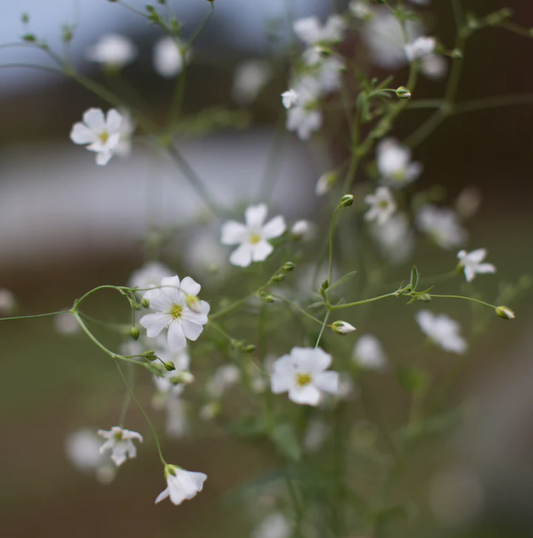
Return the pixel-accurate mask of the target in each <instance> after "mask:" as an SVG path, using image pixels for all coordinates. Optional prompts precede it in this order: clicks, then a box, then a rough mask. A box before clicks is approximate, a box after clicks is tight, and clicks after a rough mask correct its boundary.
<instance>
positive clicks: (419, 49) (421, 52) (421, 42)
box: [405, 37, 437, 62]
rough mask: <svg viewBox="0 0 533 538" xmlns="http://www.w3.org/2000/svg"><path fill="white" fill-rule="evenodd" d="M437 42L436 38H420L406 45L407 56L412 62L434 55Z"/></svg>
mask: <svg viewBox="0 0 533 538" xmlns="http://www.w3.org/2000/svg"><path fill="white" fill-rule="evenodd" d="M436 46H437V40H436V39H435V38H434V37H418V38H417V39H415V40H414V41H413V42H411V43H409V44H407V45H405V54H406V56H407V58H408V60H409V61H410V62H413V61H414V60H419V59H421V58H424V57H425V56H428V55H429V54H433V51H434V50H435V47H436Z"/></svg>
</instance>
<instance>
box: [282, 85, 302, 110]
mask: <svg viewBox="0 0 533 538" xmlns="http://www.w3.org/2000/svg"><path fill="white" fill-rule="evenodd" d="M281 103H282V104H283V106H284V107H285V108H286V109H287V110H288V109H289V108H292V107H293V106H295V105H296V104H297V103H298V94H297V93H296V92H295V91H294V90H293V89H290V90H287V91H286V92H283V93H282V94H281Z"/></svg>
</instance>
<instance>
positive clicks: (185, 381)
mask: <svg viewBox="0 0 533 538" xmlns="http://www.w3.org/2000/svg"><path fill="white" fill-rule="evenodd" d="M170 382H171V383H172V384H173V385H190V384H191V383H193V382H194V376H193V375H192V374H191V372H180V373H179V374H178V375H175V376H174V377H171V378H170Z"/></svg>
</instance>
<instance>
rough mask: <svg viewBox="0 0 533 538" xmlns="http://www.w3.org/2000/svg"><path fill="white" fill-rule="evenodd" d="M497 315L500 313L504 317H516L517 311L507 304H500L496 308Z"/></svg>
mask: <svg viewBox="0 0 533 538" xmlns="http://www.w3.org/2000/svg"><path fill="white" fill-rule="evenodd" d="M496 315H498V316H499V317H500V318H502V319H515V318H516V315H515V313H514V312H513V311H512V310H511V309H510V308H507V307H506V306H498V307H497V308H496Z"/></svg>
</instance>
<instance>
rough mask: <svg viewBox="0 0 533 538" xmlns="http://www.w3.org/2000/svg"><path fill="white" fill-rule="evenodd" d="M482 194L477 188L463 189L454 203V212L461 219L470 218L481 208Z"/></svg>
mask: <svg viewBox="0 0 533 538" xmlns="http://www.w3.org/2000/svg"><path fill="white" fill-rule="evenodd" d="M481 200H482V194H481V191H480V190H479V189H478V188H477V187H465V188H464V189H463V190H462V191H461V192H460V193H459V196H458V197H457V200H456V201H455V210H456V211H457V214H458V215H459V216H460V217H461V218H463V219H469V218H472V217H473V216H474V215H475V214H476V213H477V212H478V210H479V207H480V206H481Z"/></svg>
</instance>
